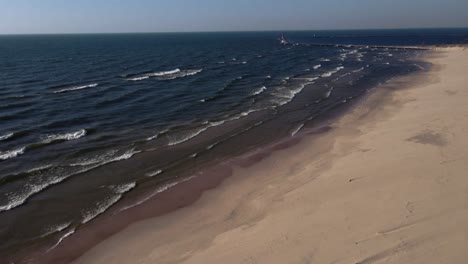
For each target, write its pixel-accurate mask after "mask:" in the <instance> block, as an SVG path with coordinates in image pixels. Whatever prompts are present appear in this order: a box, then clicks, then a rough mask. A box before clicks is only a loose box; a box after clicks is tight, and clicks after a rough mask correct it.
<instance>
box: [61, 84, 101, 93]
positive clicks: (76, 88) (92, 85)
mask: <svg viewBox="0 0 468 264" xmlns="http://www.w3.org/2000/svg"><path fill="white" fill-rule="evenodd" d="M98 85H99V84H97V83H92V84H87V85H81V86H74V87H69V88H65V89H62V90H57V91H54V92H53V93H65V92H71V91H76V90H82V89H86V88H93V87H96V86H98Z"/></svg>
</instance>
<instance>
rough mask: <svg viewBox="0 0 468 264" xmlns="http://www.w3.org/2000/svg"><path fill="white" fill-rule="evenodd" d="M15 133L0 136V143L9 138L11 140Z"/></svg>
mask: <svg viewBox="0 0 468 264" xmlns="http://www.w3.org/2000/svg"><path fill="white" fill-rule="evenodd" d="M14 134H15V133H9V134H5V135H1V136H0V141H2V140H7V139H9V138H11V137H12V136H13V135H14Z"/></svg>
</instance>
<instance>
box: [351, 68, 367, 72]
mask: <svg viewBox="0 0 468 264" xmlns="http://www.w3.org/2000/svg"><path fill="white" fill-rule="evenodd" d="M362 70H364V67H362V68H359V69H357V70H354V71H353V72H360V71H362Z"/></svg>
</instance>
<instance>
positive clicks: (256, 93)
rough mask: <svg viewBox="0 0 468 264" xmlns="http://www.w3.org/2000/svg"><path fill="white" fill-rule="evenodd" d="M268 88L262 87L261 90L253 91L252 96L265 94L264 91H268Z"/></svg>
mask: <svg viewBox="0 0 468 264" xmlns="http://www.w3.org/2000/svg"><path fill="white" fill-rule="evenodd" d="M266 89H267V88H266V86H262V87H260V88H258V89H257V90H255V91H253V92H252V94H251V96H255V95H259V94H261V93H263V92H264V91H266Z"/></svg>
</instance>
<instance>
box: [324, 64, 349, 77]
mask: <svg viewBox="0 0 468 264" xmlns="http://www.w3.org/2000/svg"><path fill="white" fill-rule="evenodd" d="M342 69H344V67H343V66H340V67H337V68H335V69H334V70H331V71H329V72H326V73H324V74H322V77H330V76H332V75H333V74H335V73H337V72H339V71H341V70H342Z"/></svg>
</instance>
